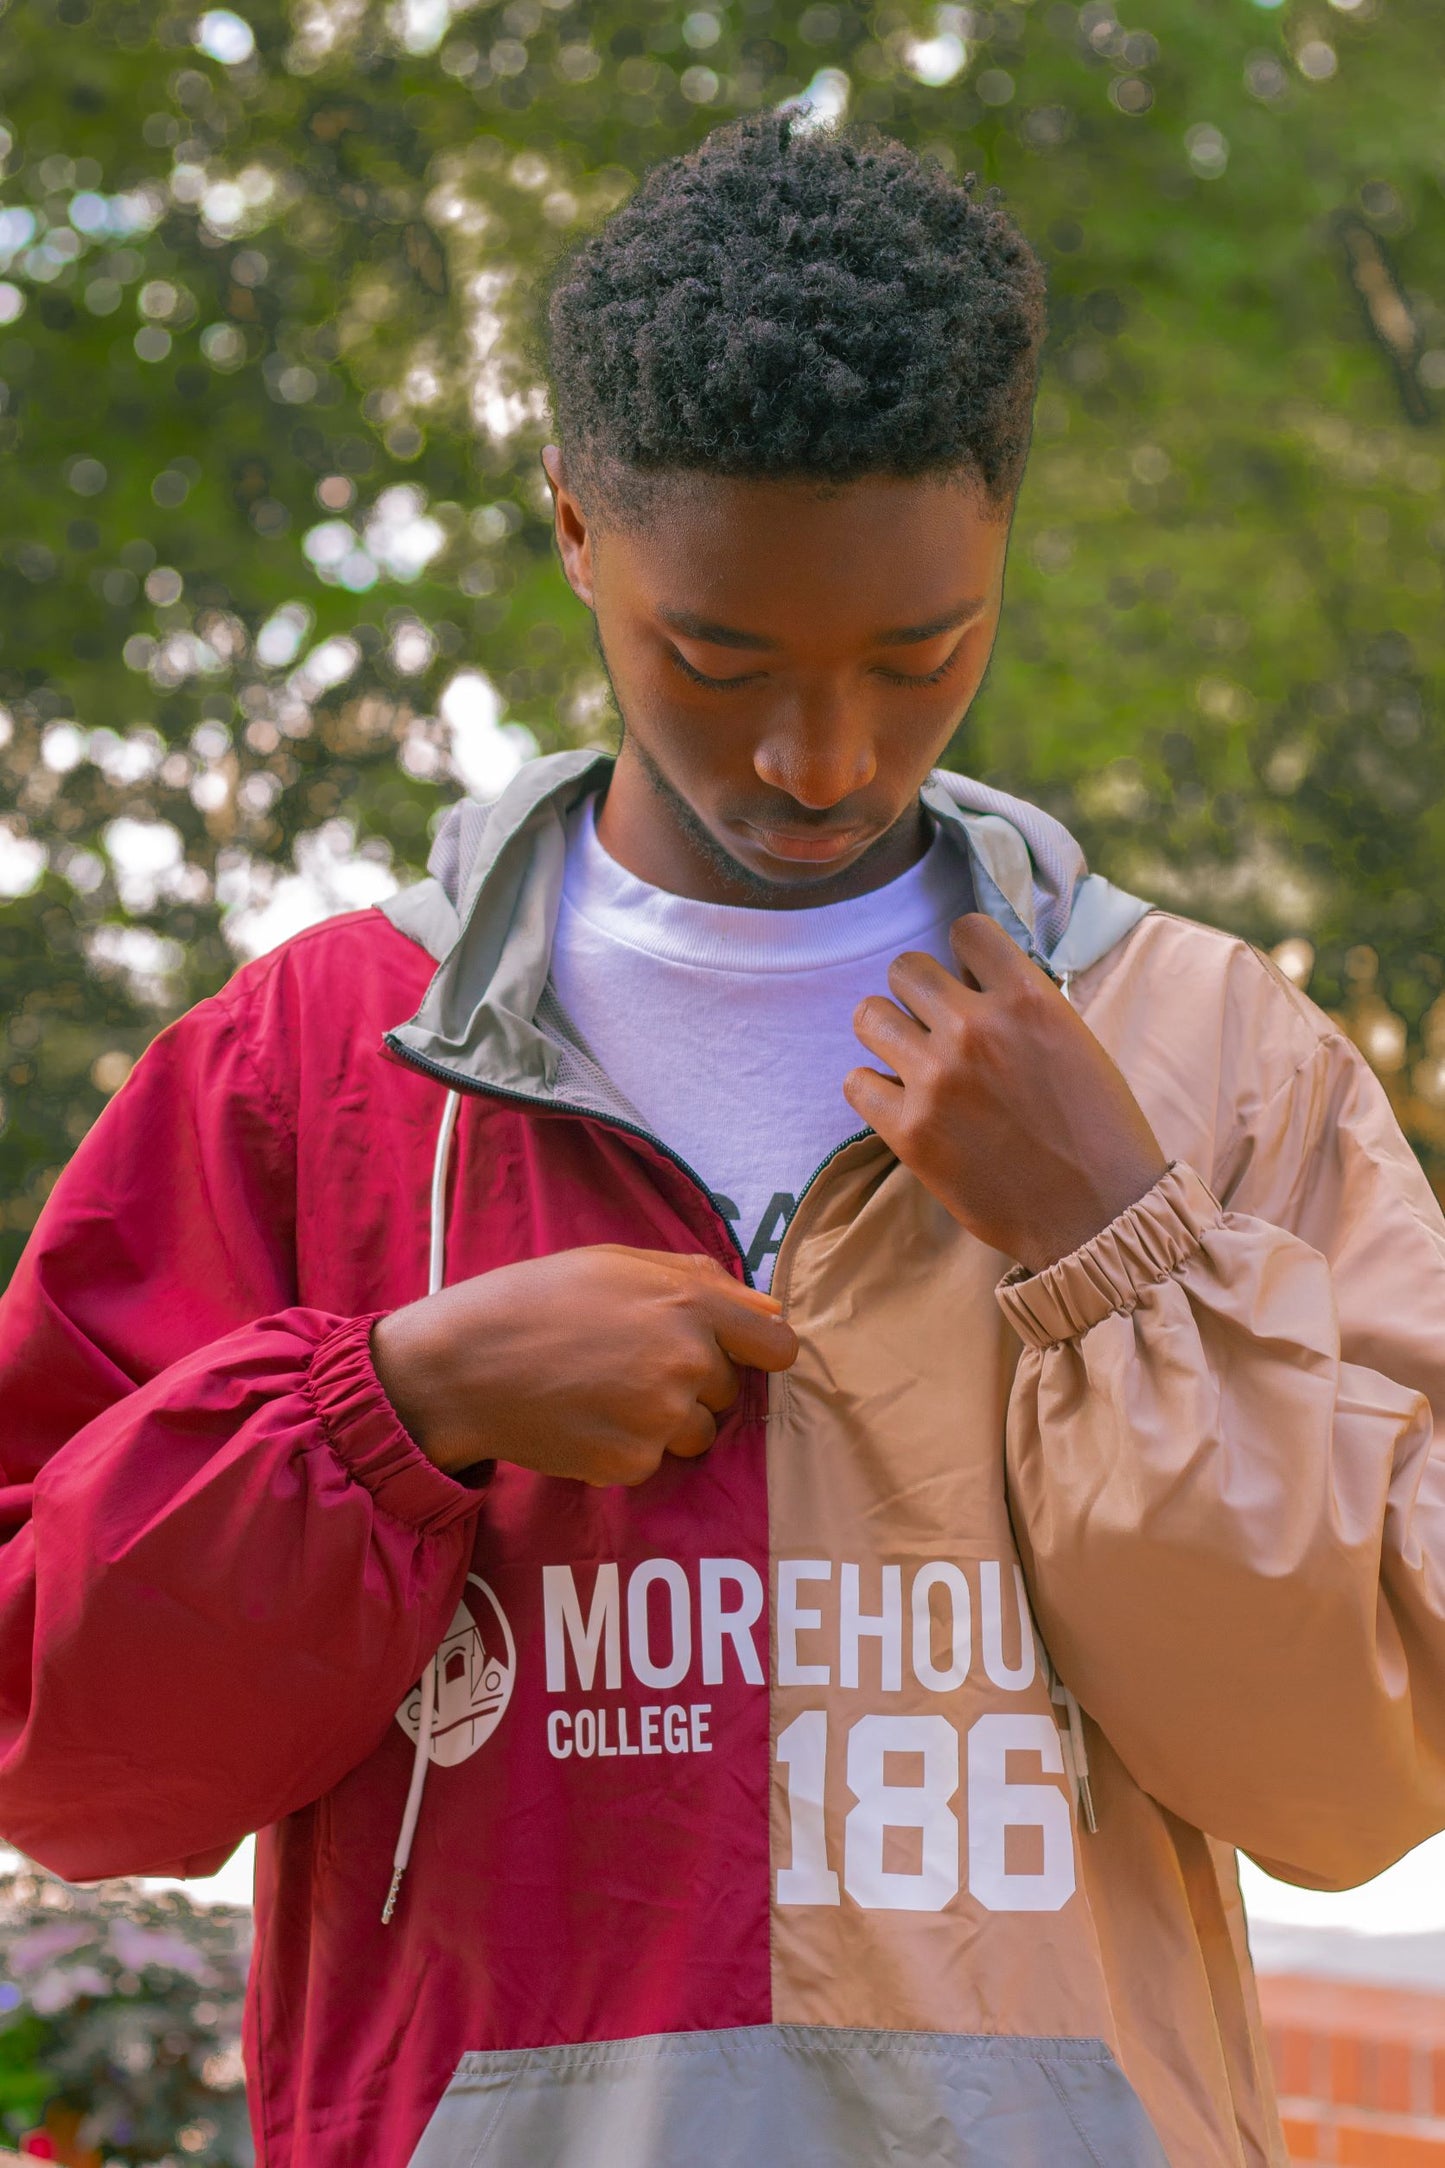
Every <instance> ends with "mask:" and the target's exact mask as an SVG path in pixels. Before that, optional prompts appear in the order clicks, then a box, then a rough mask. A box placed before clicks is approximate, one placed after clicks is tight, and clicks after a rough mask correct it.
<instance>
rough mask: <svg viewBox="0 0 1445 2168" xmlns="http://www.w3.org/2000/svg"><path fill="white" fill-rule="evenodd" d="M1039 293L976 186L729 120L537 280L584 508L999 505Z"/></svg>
mask: <svg viewBox="0 0 1445 2168" xmlns="http://www.w3.org/2000/svg"><path fill="white" fill-rule="evenodd" d="M1043 296H1044V282H1043V274H1042V271H1041V270H1040V267H1039V263H1038V259H1037V258H1036V256H1035V255H1034V253H1033V251H1032V249H1031V248H1030V247H1029V245H1028V243H1027V241H1025V240H1024V238H1023V236H1022V234H1021V233H1020V232H1019V231H1018V229H1017V227H1015V226H1014V225H1013V224H1012V222H1011V221H1010V220H1009V219H1008V218H1007V217H1006V216H1005V214H1004V212H1003V211H1002V210H1001V209H1000V208H999V206H998V203H997V200H996V199H995V197H994V196H993V195H992V194H988V195H984V196H980V195H979V194H978V193H977V192H976V190H975V185H974V182H973V179H972V177H970V178H968V179H967V180H963V181H957V180H955V179H953V178H952V177H951V176H950V175H949V174H947V173H946V172H944V170H943V169H942V167H941V166H939V165H937V164H936V163H934V162H931V161H926V160H924V159H920V158H919V157H917V156H915V154H914V153H913V152H912V151H910V150H908V149H906V148H905V147H904V145H903V144H901V143H897V142H894V141H893V140H892V139H891V138H889V137H887V136H882V135H878V134H876V133H870V132H862V131H859V130H852V129H843V128H833V127H817V126H800V125H799V123H798V121H797V119H796V118H795V117H794V116H792V115H789V114H787V113H768V114H764V115H757V116H750V117H748V118H745V119H742V120H737V121H733V122H731V123H730V124H728V125H727V126H724V127H721V128H718V129H715V130H714V132H713V133H712V134H711V135H709V136H708V137H707V138H706V139H705V140H704V142H703V143H702V144H701V145H700V146H699V148H698V149H697V150H695V151H693V152H691V153H689V154H688V155H687V156H686V157H681V158H673V159H669V160H668V161H667V162H666V163H665V164H662V165H659V166H656V167H654V168H653V170H652V171H651V172H650V173H649V174H648V175H647V176H646V177H645V179H644V180H643V182H642V185H641V187H640V188H639V189H638V191H637V193H636V194H635V195H634V196H633V197H632V198H631V199H630V201H629V202H627V203H626V204H624V205H623V207H622V208H621V209H620V210H619V211H617V212H616V213H615V214H614V215H613V216H612V217H611V218H610V219H609V220H608V221H607V223H606V224H605V225H603V226H602V227H601V228H600V230H599V231H598V232H596V233H595V234H593V235H592V236H591V237H590V238H589V239H588V240H586V241H584V242H583V243H582V245H581V246H580V247H579V248H578V249H577V250H576V251H575V252H574V253H573V254H572V255H571V256H570V257H568V258H567V259H566V260H565V261H564V262H563V264H562V265H561V267H560V269H559V270H558V271H557V273H556V274H555V276H554V278H553V280H552V284H551V287H550V291H549V294H548V297H547V313H546V346H547V361H548V369H549V375H550V378H551V383H552V393H553V400H554V408H555V416H556V421H557V425H558V430H559V434H560V437H561V442H562V448H563V453H564V456H565V458H566V460H567V466H568V474H569V479H570V480H571V481H572V483H573V486H574V487H576V488H577V489H578V490H579V492H580V494H581V495H582V496H583V499H584V501H589V500H590V503H589V508H590V509H593V510H594V512H595V511H596V510H600V509H604V508H605V509H607V510H610V511H616V512H619V513H622V512H625V511H626V509H628V508H629V506H630V507H631V508H633V509H640V504H641V500H642V499H644V498H646V497H647V496H648V495H650V492H649V490H648V489H647V478H648V477H661V476H673V475H678V474H686V473H693V474H697V473H707V474H720V475H733V476H739V477H746V478H748V479H764V478H766V479H777V480H785V479H786V480H814V481H817V482H818V483H819V484H820V485H824V486H826V485H829V484H840V483H846V482H849V481H853V480H856V479H858V478H859V477H861V476H863V475H879V474H882V475H894V476H899V477H915V476H921V475H927V474H939V475H950V476H958V477H960V478H964V479H968V480H971V481H973V482H975V483H977V484H980V485H982V487H983V489H984V490H985V491H986V493H987V495H988V496H989V498H990V499H991V500H993V501H994V502H995V503H999V504H1007V503H1009V502H1010V501H1011V500H1012V498H1013V495H1014V493H1015V491H1016V490H1017V488H1018V484H1019V480H1020V477H1021V475H1022V473H1023V466H1024V460H1025V457H1026V456H1027V452H1028V441H1029V423H1030V415H1031V411H1032V406H1033V393H1034V383H1035V378H1036V375H1037V369H1038V355H1039V348H1040V345H1041V343H1042V339H1043V333H1044V298H1043Z"/></svg>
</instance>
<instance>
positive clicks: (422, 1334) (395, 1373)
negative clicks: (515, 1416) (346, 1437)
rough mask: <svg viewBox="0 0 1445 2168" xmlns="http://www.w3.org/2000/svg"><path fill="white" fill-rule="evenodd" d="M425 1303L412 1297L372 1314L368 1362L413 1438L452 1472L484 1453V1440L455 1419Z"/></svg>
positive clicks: (439, 1339) (443, 1349)
mask: <svg viewBox="0 0 1445 2168" xmlns="http://www.w3.org/2000/svg"><path fill="white" fill-rule="evenodd" d="M426 1308H427V1305H426V1304H425V1303H420V1302H418V1303H412V1304H411V1305H410V1306H409V1307H408V1308H406V1309H404V1310H393V1311H392V1312H391V1314H390V1315H389V1316H388V1317H381V1318H378V1319H377V1321H376V1323H375V1324H374V1325H373V1327H372V1329H371V1362H372V1368H373V1369H374V1370H375V1372H376V1377H377V1383H378V1384H379V1385H380V1387H381V1389H382V1391H383V1392H384V1393H385V1395H386V1397H387V1399H388V1400H389V1401H390V1403H391V1406H392V1408H393V1410H394V1412H395V1414H396V1418H397V1421H398V1422H399V1423H400V1424H401V1426H402V1428H403V1430H405V1431H406V1433H407V1435H408V1437H410V1439H411V1440H412V1442H413V1444H414V1445H415V1446H416V1447H417V1448H418V1450H419V1451H421V1452H423V1453H425V1455H426V1457H427V1459H428V1460H429V1461H431V1463H432V1464H433V1466H434V1467H437V1468H440V1469H441V1470H442V1471H443V1473H444V1474H446V1475H457V1474H459V1473H460V1472H461V1471H462V1470H463V1469H465V1468H469V1467H471V1466H473V1465H474V1464H475V1463H476V1462H478V1461H484V1460H486V1459H487V1458H488V1457H489V1456H488V1453H487V1448H486V1445H485V1442H484V1441H482V1440H480V1439H478V1438H475V1437H473V1436H471V1435H469V1434H467V1432H464V1431H463V1430H462V1428H461V1426H460V1425H459V1424H458V1423H457V1421H456V1398H455V1395H454V1394H453V1393H452V1392H451V1391H450V1389H449V1371H450V1362H449V1357H448V1348H447V1345H446V1340H445V1338H444V1336H443V1335H441V1334H440V1333H438V1332H436V1331H434V1330H433V1329H432V1323H431V1320H430V1319H429V1318H428V1317H427V1316H426V1315H425V1311H426ZM469 1429H470V1426H468V1431H469Z"/></svg>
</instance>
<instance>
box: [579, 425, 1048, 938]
mask: <svg viewBox="0 0 1445 2168" xmlns="http://www.w3.org/2000/svg"><path fill="white" fill-rule="evenodd" d="M547 468H548V473H549V476H550V477H551V479H552V482H553V487H554V491H555V493H556V496H557V535H558V542H559V546H560V548H561V552H562V559H563V563H564V566H565V568H566V571H567V575H568V578H569V579H570V580H571V583H572V585H573V587H574V589H575V590H576V592H577V593H578V595H579V596H580V597H581V599H582V600H583V602H585V603H586V604H587V605H588V606H589V608H591V609H592V610H593V611H594V612H595V615H596V621H597V632H598V638H599V640H600V643H601V646H602V651H603V655H604V657H605V660H606V664H607V668H608V671H609V673H610V676H611V679H612V685H613V689H614V692H615V694H616V697H617V702H618V706H619V708H620V710H621V713H622V716H623V719H624V722H625V724H626V736H625V739H624V744H623V750H622V757H621V759H620V761H619V763H618V769H617V774H616V777H615V779H614V782H613V785H612V788H611V791H610V793H609V797H608V805H607V808H606V812H605V815H604V818H605V819H606V821H607V822H608V824H609V826H610V828H611V829H612V831H613V834H614V835H615V836H616V837H617V838H618V839H619V840H621V841H623V843H624V846H625V847H624V849H623V850H622V851H621V853H620V854H619V855H622V856H623V858H624V862H626V863H627V864H629V865H630V866H631V867H632V869H633V870H634V871H636V872H639V873H641V874H642V875H643V877H644V878H647V879H651V880H653V881H654V882H656V883H657V884H658V885H660V886H663V887H669V888H674V889H677V890H679V891H681V892H682V893H689V894H694V895H701V896H704V897H705V898H707V899H709V900H718V901H742V902H768V901H771V902H777V903H787V902H791V903H795V904H800V903H805V902H806V903H821V902H826V901H831V900H834V899H835V898H837V897H839V896H843V895H848V894H856V893H859V892H861V891H862V890H864V889H867V888H871V887H873V886H876V885H877V884H878V882H879V881H881V880H885V879H888V878H889V877H890V876H891V874H892V872H894V871H896V870H901V868H902V866H904V865H906V864H908V863H909V861H910V859H911V858H912V857H914V856H916V855H917V850H918V848H919V840H918V839H919V835H920V819H919V813H918V804H917V800H918V791H919V786H920V785H921V784H922V782H923V780H924V778H925V777H926V776H927V774H928V771H929V769H930V768H931V767H932V766H933V765H934V764H935V762H936V761H937V759H938V756H939V754H940V753H941V752H942V750H943V748H944V746H945V745H946V744H947V743H948V740H949V738H950V737H951V736H952V734H953V732H954V730H955V729H956V728H957V726H958V723H959V721H960V719H961V718H962V716H963V715H964V713H965V712H966V710H967V708H968V706H969V703H970V701H971V700H972V699H973V696H974V694H975V692H976V691H977V690H978V686H979V682H980V680H981V678H982V676H983V673H984V669H985V667H986V665H987V662H988V658H989V652H990V650H991V648H992V646H993V640H994V634H995V632H996V630H997V626H998V617H999V609H1000V605H1001V602H1002V593H1003V574H1004V558H1005V552H1006V547H1007V541H1008V513H1007V511H1006V510H1003V509H1000V508H999V507H997V506H995V505H992V504H991V503H990V502H989V501H988V499H987V498H986V497H985V495H984V494H983V492H982V491H981V490H978V489H975V488H973V487H972V486H970V485H968V484H965V483H960V482H956V481H940V480H935V479H924V480H918V481H898V480H893V479H889V478H884V477H873V478H869V479H865V480H862V481H858V482H854V483H850V484H847V485H845V486H841V487H838V488H835V489H832V490H829V491H826V492H825V491H823V490H821V489H820V488H819V487H817V486H816V485H814V484H810V483H796V482H756V481H732V480H726V479H721V478H718V477H713V476H707V475H687V476H680V477H678V478H677V479H676V480H668V481H667V482H665V483H663V484H661V485H659V487H658V489H657V493H656V497H655V500H654V501H653V503H652V505H651V507H650V508H649V510H648V511H647V512H646V513H645V514H644V515H642V516H641V517H639V518H638V519H637V520H636V521H630V522H628V523H627V524H625V525H615V524H612V523H611V522H604V524H603V526H602V528H601V529H600V531H599V530H598V529H595V528H593V527H591V526H590V525H589V523H588V521H587V518H586V516H585V514H584V513H583V511H582V509H581V507H580V505H579V504H578V503H577V500H576V499H575V498H574V497H573V496H572V495H571V494H570V492H569V491H568V490H567V488H566V485H565V479H564V476H563V472H562V468H561V462H560V460H559V458H558V456H557V455H556V453H554V452H549V453H548V454H547ZM604 839H605V840H610V839H608V838H606V837H605V838H604Z"/></svg>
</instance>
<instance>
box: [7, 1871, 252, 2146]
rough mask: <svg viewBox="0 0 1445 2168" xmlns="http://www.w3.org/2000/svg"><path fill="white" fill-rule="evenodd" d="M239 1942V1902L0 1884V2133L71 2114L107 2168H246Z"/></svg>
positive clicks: (243, 1934)
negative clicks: (62, 2109)
mask: <svg viewBox="0 0 1445 2168" xmlns="http://www.w3.org/2000/svg"><path fill="white" fill-rule="evenodd" d="M250 1935H251V1922H250V1915H249V1914H248V1913H247V1912H245V1911H243V1910H242V1909H241V1908H240V1907H237V1906H228V1905H214V1906H209V1907H204V1908H202V1907H198V1906H196V1905H193V1904H192V1903H191V1902H190V1900H189V1899H188V1898H186V1897H184V1896H182V1895H180V1894H179V1893H178V1892H173V1891H166V1892H163V1893H161V1894H157V1895H149V1896H147V1895H145V1894H143V1893H142V1892H141V1891H140V1890H139V1889H138V1888H136V1887H135V1886H133V1885H131V1884H128V1883H111V1884H109V1885H107V1886H104V1887H102V1888H100V1889H88V1890H80V1889H71V1888H69V1887H68V1886H67V1885H66V1884H64V1883H59V1882H55V1881H53V1880H51V1879H50V1878H49V1877H47V1876H42V1875H38V1874H19V1875H11V1876H6V1877H4V1878H3V1879H0V1972H3V1975H4V1987H3V1989H0V2128H3V2129H5V2130H6V2131H7V2133H8V2134H9V2135H10V2136H11V2137H17V2136H19V2135H20V2134H21V2133H22V2132H23V2131H24V2130H26V2129H27V2128H30V2127H32V2126H33V2125H34V2124H36V2123H38V2122H39V2120H40V2118H41V2115H42V2113H43V2112H44V2111H45V2109H46V2108H47V2107H50V2108H52V2109H53V2108H54V2107H56V2106H68V2107H70V2108H72V2109H77V2110H79V2111H81V2116H82V2121H81V2124H80V2129H79V2132H78V2137H79V2141H80V2143H81V2144H82V2145H84V2146H86V2147H93V2148H95V2149H96V2150H97V2151H98V2152H100V2153H103V2155H104V2157H105V2159H106V2161H107V2162H108V2163H109V2164H111V2168H117V2164H119V2163H122V2162H123V2163H126V2164H130V2163H132V2162H135V2163H139V2162H161V2163H165V2164H167V2168H179V2163H180V2162H181V2161H182V2160H185V2161H194V2162H196V2163H197V2164H199V2168H246V2164H248V2163H249V2162H250V2161H251V2160H252V2158H253V2153H252V2146H251V2138H250V2131H249V2126H248V2123H247V2117H246V2106H245V2095H244V2091H243V2088H242V2071H241V2052H240V2029H241V2001H242V1995H243V1992H244V1988H245V1979H246V1964H247V1958H248V1955H249V1946H250Z"/></svg>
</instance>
